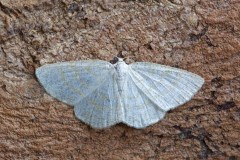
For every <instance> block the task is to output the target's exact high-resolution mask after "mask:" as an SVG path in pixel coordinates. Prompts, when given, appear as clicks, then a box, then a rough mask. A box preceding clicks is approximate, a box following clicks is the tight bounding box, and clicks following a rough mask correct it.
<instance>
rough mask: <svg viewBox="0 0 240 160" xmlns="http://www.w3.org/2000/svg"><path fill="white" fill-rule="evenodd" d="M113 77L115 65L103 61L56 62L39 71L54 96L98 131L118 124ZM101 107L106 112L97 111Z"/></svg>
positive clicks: (47, 89) (40, 76)
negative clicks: (72, 108) (72, 107)
mask: <svg viewBox="0 0 240 160" xmlns="http://www.w3.org/2000/svg"><path fill="white" fill-rule="evenodd" d="M114 74H115V70H114V67H113V65H112V64H111V63H109V62H106V61H101V60H86V61H75V62H63V63H55V64H50V65H45V66H42V67H40V68H38V69H37V70H36V76H37V78H38V80H39V81H40V83H41V84H42V86H43V87H44V88H45V90H46V91H47V92H48V93H49V94H50V95H51V96H53V97H55V98H56V99H58V100H60V101H62V102H65V103H66V104H69V105H72V106H74V111H75V115H76V116H77V117H78V118H79V119H81V120H82V121H84V122H85V123H87V124H90V125H91V126H92V127H95V128H103V127H107V126H109V125H111V124H114V123H116V121H117V115H115V114H117V111H116V109H117V108H114V107H115V106H117V105H118V104H117V103H118V100H117V98H114V97H116V96H117V91H116V87H115V84H116V83H115V82H114ZM100 97H101V98H100ZM104 98H106V99H104ZM100 106H101V107H102V108H104V109H100V110H99V109H97V107H100ZM110 112H111V113H110ZM83 113H84V114H83ZM95 115H98V116H97V117H98V119H97V117H96V116H95ZM100 117H101V121H100ZM94 118H95V119H94ZM95 120H99V121H98V122H96V121H95Z"/></svg>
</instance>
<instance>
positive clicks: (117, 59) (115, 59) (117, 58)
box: [113, 57, 124, 62]
mask: <svg viewBox="0 0 240 160" xmlns="http://www.w3.org/2000/svg"><path fill="white" fill-rule="evenodd" d="M113 61H115V62H124V60H123V58H120V57H114V58H113Z"/></svg>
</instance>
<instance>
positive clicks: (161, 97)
mask: <svg viewBox="0 0 240 160" xmlns="http://www.w3.org/2000/svg"><path fill="white" fill-rule="evenodd" d="M130 68H131V70H132V72H133V73H134V74H133V77H134V78H133V79H134V81H135V82H136V84H137V85H138V86H139V87H140V88H141V89H142V90H143V91H144V92H145V93H146V94H147V93H148V95H149V96H151V97H152V98H153V99H154V100H155V103H156V104H158V106H159V108H161V109H162V110H165V111H168V110H170V109H173V108H175V107H177V106H179V105H182V104H184V103H186V102H187V101H189V100H190V99H191V98H192V97H193V96H194V95H195V94H196V92H197V91H198V90H199V89H200V88H201V86H202V85H203V83H204V79H203V78H202V77H200V76H198V75H196V74H193V73H191V72H188V71H185V70H182V69H178V68H173V67H170V66H165V65H159V64H154V63H147V62H137V63H133V64H131V65H130Z"/></svg>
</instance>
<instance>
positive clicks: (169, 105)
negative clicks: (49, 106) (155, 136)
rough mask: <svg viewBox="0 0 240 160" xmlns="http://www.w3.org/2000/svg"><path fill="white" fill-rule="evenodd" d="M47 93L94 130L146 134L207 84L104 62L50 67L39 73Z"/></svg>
mask: <svg viewBox="0 0 240 160" xmlns="http://www.w3.org/2000/svg"><path fill="white" fill-rule="evenodd" d="M36 76H37V78H38V80H39V81H40V83H41V84H42V86H43V87H44V88H45V90H46V91H47V92H48V93H49V94H50V95H51V96H52V97H55V98H56V99H58V100H60V101H62V102H64V103H66V104H69V105H71V106H74V112H75V115H76V117H77V118H79V119H80V120H82V121H83V122H85V123H87V124H89V125H90V126H91V127H93V128H100V129H102V128H107V127H110V126H112V125H114V124H117V123H121V122H122V123H125V124H127V125H129V126H131V127H134V128H145V127H147V126H149V125H151V124H154V123H156V122H158V121H159V120H161V119H162V118H163V117H164V115H165V113H166V112H167V111H169V110H171V109H173V108H175V107H177V106H180V105H182V104H184V103H186V102H187V101H189V100H190V99H191V98H192V97H193V95H194V94H195V93H196V92H197V91H198V90H199V89H200V88H201V86H202V85H203V83H204V79H203V78H201V77H200V76H198V75H196V74H193V73H190V72H188V71H185V70H181V69H178V68H173V67H170V66H165V65H160V64H155V63H149V62H137V63H132V64H130V65H127V64H126V63H125V62H124V60H123V59H122V58H117V62H116V63H115V64H111V63H110V62H107V61H102V60H80V61H73V62H61V63H55V64H47V65H44V66H42V67H40V68H38V69H37V70H36Z"/></svg>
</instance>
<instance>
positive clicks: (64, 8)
mask: <svg viewBox="0 0 240 160" xmlns="http://www.w3.org/2000/svg"><path fill="white" fill-rule="evenodd" d="M239 17H240V1H239V0H229V1H226V0H211V1H209V0H198V1H193V0H155V1H154V0H149V1H145V0H139V1H134V0H129V1H128V0H122V1H110V0H109V1H107V0H102V1H97V0H95V1H94V0H92V1H91V0H83V1H80V0H78V1H77V0H76V1H71V0H61V1H60V0H59V1H58V0H52V1H49V0H42V1H38V0H26V1H21V0H15V1H14V0H0V159H104V160H105V159H114V160H115V159H116V160H117V159H119V160H120V159H129V160H130V159H131V160H132V159H133V160H140V159H151V160H155V159H156V160H158V159H189V160H190V159H228V160H236V159H238V158H239V155H240V18H239ZM120 51H122V54H123V55H124V56H125V57H128V58H127V62H128V63H132V62H134V61H149V62H155V63H160V64H165V65H170V66H174V67H179V68H182V69H186V70H188V71H191V72H193V73H196V74H199V75H201V76H202V77H204V79H205V80H206V82H205V84H204V86H203V88H202V89H201V90H200V91H199V92H198V94H197V95H196V96H194V98H193V99H192V100H191V101H190V102H188V103H186V104H185V105H182V106H181V107H179V108H177V109H175V110H173V111H171V112H169V113H168V114H167V115H166V117H165V119H164V120H162V121H160V122H159V123H156V124H154V125H152V126H150V127H147V128H146V129H142V130H137V129H133V128H130V127H128V126H126V125H124V124H119V125H116V126H113V127H111V128H109V129H104V130H95V129H92V128H90V127H89V126H87V125H85V124H84V123H82V122H81V121H79V120H77V119H76V117H75V116H74V113H73V108H72V107H71V106H67V105H65V104H63V103H61V102H59V101H57V100H55V99H53V98H51V97H50V96H49V95H48V94H47V93H46V92H45V91H44V89H43V87H41V86H40V84H39V83H38V82H37V80H36V77H35V75H34V71H35V69H36V68H37V67H39V66H41V65H43V64H47V63H54V62H60V61H70V60H80V59H96V58H97V59H102V60H107V61H109V60H111V59H112V57H113V56H116V55H117V54H118V53H119V52H120Z"/></svg>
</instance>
